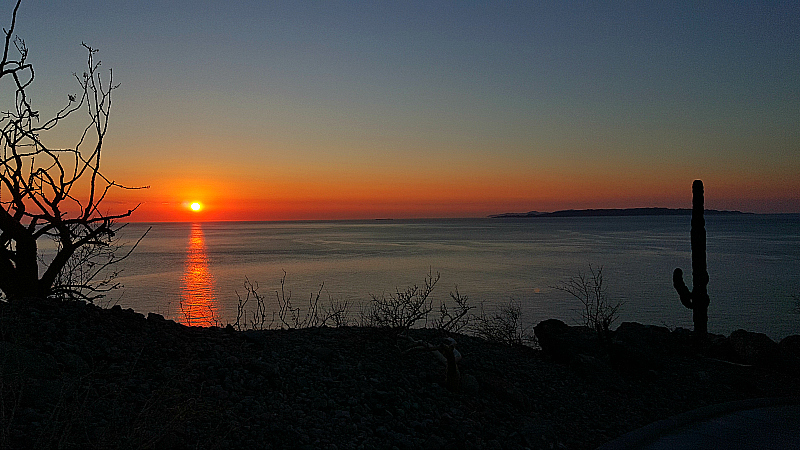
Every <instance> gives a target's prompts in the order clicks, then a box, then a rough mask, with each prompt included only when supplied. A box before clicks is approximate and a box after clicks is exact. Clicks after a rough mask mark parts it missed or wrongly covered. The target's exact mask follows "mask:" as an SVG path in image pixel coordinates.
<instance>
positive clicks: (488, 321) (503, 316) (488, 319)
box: [471, 299, 536, 345]
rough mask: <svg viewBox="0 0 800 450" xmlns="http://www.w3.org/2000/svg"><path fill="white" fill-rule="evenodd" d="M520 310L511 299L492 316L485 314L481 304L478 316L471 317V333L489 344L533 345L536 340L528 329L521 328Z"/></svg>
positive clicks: (517, 303)
mask: <svg viewBox="0 0 800 450" xmlns="http://www.w3.org/2000/svg"><path fill="white" fill-rule="evenodd" d="M521 317H522V308H521V307H520V304H519V302H516V301H514V300H513V299H511V300H509V301H508V304H506V305H503V306H501V307H500V308H499V309H498V310H497V311H495V312H494V314H487V313H486V310H485V309H484V305H483V303H481V312H480V314H478V315H476V316H473V318H472V321H473V325H472V327H471V329H472V333H473V334H474V335H475V336H477V337H479V338H482V339H485V340H487V341H491V342H500V343H503V344H507V345H535V342H536V338H535V337H534V335H533V333H531V332H530V329H529V327H523V326H522V321H521V320H520V319H521Z"/></svg>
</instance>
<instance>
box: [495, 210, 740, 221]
mask: <svg viewBox="0 0 800 450" xmlns="http://www.w3.org/2000/svg"><path fill="white" fill-rule="evenodd" d="M691 214H692V210H691V208H609V209H565V210H562V211H553V212H539V211H529V212H526V213H504V214H492V215H490V216H489V217H490V218H492V219H518V218H533V217H602V216H615V217H619V216H688V215H691ZM705 214H725V215H736V214H752V213H745V212H742V211H720V210H716V209H706V210H705Z"/></svg>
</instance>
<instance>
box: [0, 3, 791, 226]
mask: <svg viewBox="0 0 800 450" xmlns="http://www.w3.org/2000/svg"><path fill="white" fill-rule="evenodd" d="M13 3H14V2H12V1H9V0H2V3H0V4H2V5H3V6H2V10H0V20H3V26H4V27H5V28H8V26H9V23H10V17H11V10H12V7H13ZM16 34H17V35H19V36H20V37H22V38H23V39H24V40H25V42H26V44H27V46H28V48H29V52H30V53H29V61H30V62H31V63H33V65H34V68H35V70H36V79H35V81H34V84H33V85H32V86H31V87H30V90H29V95H31V96H32V98H33V100H34V102H35V105H36V106H37V107H38V108H39V109H40V110H41V111H42V112H43V113H46V112H48V111H52V112H53V113H54V112H55V111H57V110H58V108H59V107H60V106H63V104H64V103H65V101H66V98H67V95H68V94H70V93H74V92H75V91H76V89H75V86H76V81H75V80H74V78H72V74H73V73H75V72H77V73H81V72H83V70H84V67H85V61H86V52H85V50H84V49H83V48H82V47H81V43H82V42H86V43H87V44H89V45H91V46H92V47H95V48H98V49H99V50H100V52H99V53H98V56H97V58H98V59H100V60H101V61H102V68H103V69H104V70H107V69H109V68H113V77H114V82H117V83H120V87H119V89H117V90H115V91H114V97H113V102H114V103H113V107H112V113H111V114H112V116H111V121H110V125H109V131H108V135H107V136H106V141H105V145H104V150H103V152H104V153H103V161H102V164H103V172H104V173H105V175H106V176H107V177H109V178H111V179H113V180H115V181H117V182H119V183H123V184H126V185H130V186H148V188H147V189H143V190H135V191H116V192H113V193H112V194H111V196H110V197H109V198H108V199H107V201H106V206H107V208H108V211H109V212H115V211H119V210H126V209H128V208H129V207H131V206H133V205H136V204H141V205H140V207H139V209H138V210H137V211H136V212H135V213H134V215H133V217H131V220H134V221H184V220H305V219H370V218H389V217H391V218H434V217H481V216H486V215H488V214H494V213H503V212H525V211H532V210H536V211H553V210H560V209H571V208H625V207H650V206H654V207H690V206H691V184H692V181H693V180H694V179H702V180H703V181H704V184H705V188H706V189H705V190H706V206H707V207H709V208H715V209H737V210H743V211H751V212H800V176H798V174H800V51H798V49H800V2H797V1H747V2H740V1H720V2H705V1H704V2H695V1H678V2H668V1H659V2H650V1H647V2H609V1H598V2H593V1H582V2H573V1H552V2H548V1H542V2H533V1H531V2H515V1H509V2H505V1H504V2H472V1H470V2H461V1H458V2H456V1H453V2H441V1H425V2H415V1H400V2H391V1H387V2H370V1H365V2H360V1H346V2H328V1H313V2H312V1H292V2H279V1H276V2H262V1H237V0H232V1H226V2H222V1H211V2H209V1H182V0H171V1H157V0H154V1H131V0H128V1H116V0H102V1H89V0H74V1H68V0H64V1H58V2H52V1H43V0H30V1H23V3H22V6H21V7H20V11H19V13H18V17H17V25H16ZM0 88H2V86H0ZM45 115H47V114H45ZM81 119H84V117H81ZM77 130H78V128H77V127H76V126H73V125H71V124H69V123H65V125H64V126H63V127H59V128H58V129H56V130H54V131H53V132H51V133H50V135H49V136H46V140H47V139H51V140H52V141H51V142H55V143H58V144H59V145H69V144H66V143H67V142H75V141H76V140H77V139H76V133H77ZM72 145H74V144H72ZM192 202H199V203H201V204H202V205H203V208H202V209H201V210H200V211H197V212H193V211H192V210H191V209H190V208H189V205H190V204H191V203H192Z"/></svg>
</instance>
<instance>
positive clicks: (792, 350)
mask: <svg viewBox="0 0 800 450" xmlns="http://www.w3.org/2000/svg"><path fill="white" fill-rule="evenodd" d="M778 346H779V347H780V348H781V350H782V351H783V352H785V353H787V354H789V355H792V356H794V357H795V358H798V359H800V335H797V334H794V335H792V336H787V337H785V338H783V339H781V342H780V343H779V344H778Z"/></svg>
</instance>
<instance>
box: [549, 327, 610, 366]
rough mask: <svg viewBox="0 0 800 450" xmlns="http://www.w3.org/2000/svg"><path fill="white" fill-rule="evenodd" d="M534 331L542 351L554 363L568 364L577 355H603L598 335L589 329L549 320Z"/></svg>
mask: <svg viewBox="0 0 800 450" xmlns="http://www.w3.org/2000/svg"><path fill="white" fill-rule="evenodd" d="M533 330H534V333H535V334H536V340H537V341H538V342H539V345H540V346H541V347H542V351H544V353H545V354H546V355H548V356H550V357H551V358H553V360H554V361H557V362H560V363H564V364H568V363H569V362H570V361H572V359H573V358H575V357H576V356H577V355H598V354H600V353H601V349H600V342H599V340H598V339H597V333H595V332H594V331H592V330H591V329H589V328H587V327H571V326H569V325H567V324H565V323H564V322H562V321H560V320H557V319H548V320H545V321H543V322H540V323H539V324H538V325H536V326H535V327H534V328H533Z"/></svg>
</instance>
